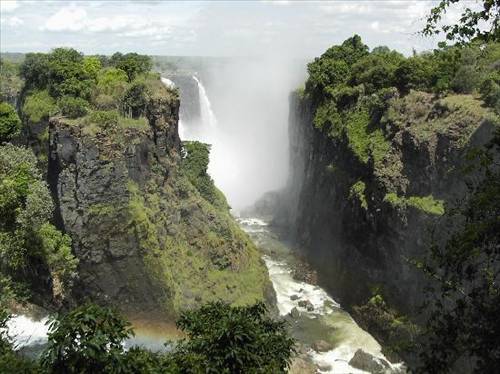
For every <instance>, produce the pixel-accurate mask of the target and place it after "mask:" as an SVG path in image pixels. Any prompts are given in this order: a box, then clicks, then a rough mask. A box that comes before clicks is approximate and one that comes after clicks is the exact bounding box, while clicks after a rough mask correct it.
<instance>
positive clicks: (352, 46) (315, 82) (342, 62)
mask: <svg viewBox="0 0 500 374" xmlns="http://www.w3.org/2000/svg"><path fill="white" fill-rule="evenodd" d="M367 54H368V47H367V46H366V45H364V44H363V43H362V41H361V38H360V37H359V36H358V35H355V36H353V37H352V38H349V39H347V40H345V41H344V42H343V43H342V45H340V46H333V47H331V48H329V49H328V50H327V51H326V52H325V53H323V55H321V57H320V58H316V59H315V60H314V61H313V62H311V63H310V64H308V66H307V71H308V72H309V78H308V80H307V82H306V92H308V93H313V94H314V95H318V94H319V95H320V94H321V93H322V92H324V90H325V89H326V88H327V87H331V86H336V85H338V84H341V83H343V82H345V81H346V80H347V79H348V77H349V73H350V69H351V66H352V65H353V64H354V63H355V62H356V61H358V60H359V59H361V58H362V57H364V56H366V55H367Z"/></svg>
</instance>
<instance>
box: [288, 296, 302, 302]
mask: <svg viewBox="0 0 500 374" xmlns="http://www.w3.org/2000/svg"><path fill="white" fill-rule="evenodd" d="M298 299H300V297H299V295H292V296H290V300H292V301H295V300H298Z"/></svg>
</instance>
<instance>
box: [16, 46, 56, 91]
mask: <svg viewBox="0 0 500 374" xmlns="http://www.w3.org/2000/svg"><path fill="white" fill-rule="evenodd" d="M20 75H21V77H22V78H23V79H24V84H25V87H26V88H28V89H39V90H43V89H45V88H46V87H47V84H48V82H49V56H48V55H47V54H45V53H28V54H26V56H25V57H24V61H23V63H22V64H21V67H20Z"/></svg>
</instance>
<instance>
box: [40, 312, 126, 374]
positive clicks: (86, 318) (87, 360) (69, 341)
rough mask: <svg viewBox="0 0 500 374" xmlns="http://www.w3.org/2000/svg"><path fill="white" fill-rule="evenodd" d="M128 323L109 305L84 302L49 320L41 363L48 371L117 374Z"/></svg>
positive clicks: (121, 364) (119, 370)
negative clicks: (100, 305) (46, 343)
mask: <svg viewBox="0 0 500 374" xmlns="http://www.w3.org/2000/svg"><path fill="white" fill-rule="evenodd" d="M132 335H133V331H132V329H131V325H130V323H129V322H127V321H126V320H125V319H123V317H121V315H120V314H118V313H117V312H115V311H114V310H112V309H110V308H104V307H99V306H97V305H94V304H84V305H82V306H80V307H78V308H76V309H74V310H72V311H70V312H69V313H67V314H66V315H63V316H56V317H55V318H53V319H52V320H51V322H50V330H49V335H48V346H47V349H46V351H45V352H44V354H43V356H42V359H41V365H42V367H43V368H45V369H46V370H47V371H48V372H49V373H82V374H84V373H88V374H93V373H119V372H121V368H122V367H123V356H124V353H125V351H124V348H123V342H124V340H125V339H127V338H129V337H130V336H132Z"/></svg>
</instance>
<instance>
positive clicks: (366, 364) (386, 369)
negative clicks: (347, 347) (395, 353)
mask: <svg viewBox="0 0 500 374" xmlns="http://www.w3.org/2000/svg"><path fill="white" fill-rule="evenodd" d="M349 365H351V366H352V367H353V368H356V369H359V370H364V371H367V372H369V373H372V374H384V373H390V372H391V365H390V364H389V363H388V362H387V361H385V360H384V359H381V358H378V357H375V356H373V355H371V354H369V353H367V352H365V351H363V350H362V349H358V350H357V351H356V353H355V354H354V356H353V358H351V360H350V361H349Z"/></svg>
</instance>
